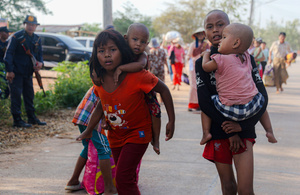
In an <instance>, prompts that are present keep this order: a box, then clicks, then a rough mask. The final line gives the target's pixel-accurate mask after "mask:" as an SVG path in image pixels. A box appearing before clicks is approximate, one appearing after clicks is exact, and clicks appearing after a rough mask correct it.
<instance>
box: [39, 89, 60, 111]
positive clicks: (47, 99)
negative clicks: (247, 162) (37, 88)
mask: <svg viewBox="0 0 300 195" xmlns="http://www.w3.org/2000/svg"><path fill="white" fill-rule="evenodd" d="M45 93H46V96H44V93H43V92H36V94H35V96H34V107H35V110H36V112H37V113H45V112H48V111H51V110H55V109H58V108H59V106H58V105H57V103H56V96H55V94H54V93H53V91H52V90H48V91H46V92H45Z"/></svg>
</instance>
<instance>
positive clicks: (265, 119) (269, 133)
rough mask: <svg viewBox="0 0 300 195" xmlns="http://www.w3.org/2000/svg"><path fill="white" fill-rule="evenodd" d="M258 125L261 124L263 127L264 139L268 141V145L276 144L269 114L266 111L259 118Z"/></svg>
mask: <svg viewBox="0 0 300 195" xmlns="http://www.w3.org/2000/svg"><path fill="white" fill-rule="evenodd" d="M260 123H261V124H262V126H263V127H264V129H265V131H266V137H267V138H268V141H269V142H270V143H277V140H276V138H275V136H274V133H273V128H272V124H271V120H270V117H269V114H268V111H267V110H266V111H265V112H264V114H263V115H262V116H261V118H260Z"/></svg>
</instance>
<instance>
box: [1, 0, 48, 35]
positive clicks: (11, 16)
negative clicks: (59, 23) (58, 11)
mask: <svg viewBox="0 0 300 195" xmlns="http://www.w3.org/2000/svg"><path fill="white" fill-rule="evenodd" d="M32 9H35V10H37V11H39V12H42V13H43V14H52V12H51V11H50V10H48V9H47V8H46V6H45V2H44V1H43V0H1V1H0V16H1V17H2V18H8V21H9V26H10V28H11V29H13V30H19V29H20V27H21V24H22V23H23V21H24V19H25V17H26V15H28V14H33V13H32V11H31V10H32Z"/></svg>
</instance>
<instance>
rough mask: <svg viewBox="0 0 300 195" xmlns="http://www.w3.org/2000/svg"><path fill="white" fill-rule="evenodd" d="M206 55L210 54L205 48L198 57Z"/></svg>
mask: <svg viewBox="0 0 300 195" xmlns="http://www.w3.org/2000/svg"><path fill="white" fill-rule="evenodd" d="M206 55H208V56H210V49H207V50H205V51H203V52H202V53H201V54H200V57H203V56H206Z"/></svg>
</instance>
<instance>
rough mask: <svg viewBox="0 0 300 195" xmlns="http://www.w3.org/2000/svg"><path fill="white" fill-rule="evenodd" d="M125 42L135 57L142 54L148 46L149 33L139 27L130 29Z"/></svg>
mask: <svg viewBox="0 0 300 195" xmlns="http://www.w3.org/2000/svg"><path fill="white" fill-rule="evenodd" d="M126 39H127V42H128V45H129V47H130V48H131V50H132V51H133V53H134V54H135V55H139V54H141V53H143V52H144V51H145V49H146V47H147V45H148V43H149V42H148V39H149V33H148V31H147V30H146V29H145V28H143V27H140V26H135V27H132V29H131V30H130V31H129V33H128V34H127V36H126Z"/></svg>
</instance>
